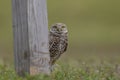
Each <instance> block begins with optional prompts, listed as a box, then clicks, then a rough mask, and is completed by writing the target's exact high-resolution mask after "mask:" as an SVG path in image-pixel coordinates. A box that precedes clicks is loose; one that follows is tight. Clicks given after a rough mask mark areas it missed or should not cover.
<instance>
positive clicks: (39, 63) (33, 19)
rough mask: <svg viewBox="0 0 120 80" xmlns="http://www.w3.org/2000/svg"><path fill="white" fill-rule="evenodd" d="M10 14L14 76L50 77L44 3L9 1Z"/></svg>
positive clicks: (41, 1) (41, 0)
mask: <svg viewBox="0 0 120 80" xmlns="http://www.w3.org/2000/svg"><path fill="white" fill-rule="evenodd" d="M12 10H13V32H14V58H15V59H14V60H15V70H16V72H17V73H18V75H20V76H23V75H24V73H30V74H31V75H35V74H39V73H45V74H50V70H49V60H50V56H49V49H48V21H47V8H46V0H12Z"/></svg>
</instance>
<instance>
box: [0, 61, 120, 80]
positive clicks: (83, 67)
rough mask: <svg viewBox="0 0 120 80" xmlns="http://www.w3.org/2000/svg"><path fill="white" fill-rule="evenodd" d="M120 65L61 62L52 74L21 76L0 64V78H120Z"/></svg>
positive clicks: (113, 79)
mask: <svg viewBox="0 0 120 80" xmlns="http://www.w3.org/2000/svg"><path fill="white" fill-rule="evenodd" d="M119 75H120V65H118V64H116V65H113V64H111V63H108V62H101V63H100V64H99V65H96V64H89V63H85V62H84V63H83V62H82V63H79V64H77V65H71V63H70V64H68V63H67V64H63V63H62V64H60V65H59V67H57V68H56V69H55V71H54V72H53V73H52V74H51V75H50V76H46V75H36V76H29V75H27V74H26V76H25V77H24V78H22V77H19V76H17V75H16V73H15V72H14V70H13V68H10V67H8V66H6V65H0V80H120V76H119Z"/></svg>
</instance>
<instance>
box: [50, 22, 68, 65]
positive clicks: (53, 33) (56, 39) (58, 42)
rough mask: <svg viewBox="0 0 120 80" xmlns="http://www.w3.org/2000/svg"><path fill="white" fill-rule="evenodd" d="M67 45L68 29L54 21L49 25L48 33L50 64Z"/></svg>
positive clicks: (52, 63)
mask: <svg viewBox="0 0 120 80" xmlns="http://www.w3.org/2000/svg"><path fill="white" fill-rule="evenodd" d="M67 46H68V30H67V27H66V25H65V24H63V23H56V24H54V25H52V26H51V28H50V34H49V52H50V65H51V66H52V65H54V63H55V62H56V60H57V59H58V58H59V57H60V56H61V54H63V53H64V52H65V51H66V49H67Z"/></svg>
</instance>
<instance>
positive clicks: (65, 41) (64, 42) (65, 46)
mask: <svg viewBox="0 0 120 80" xmlns="http://www.w3.org/2000/svg"><path fill="white" fill-rule="evenodd" d="M61 42H62V43H61V54H62V53H64V52H66V50H67V47H68V39H67V37H65V38H64V40H62V41H61Z"/></svg>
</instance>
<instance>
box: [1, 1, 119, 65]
mask: <svg viewBox="0 0 120 80" xmlns="http://www.w3.org/2000/svg"><path fill="white" fill-rule="evenodd" d="M47 4H48V5H47V7H48V20H49V26H50V25H51V24H53V23H56V22H63V23H65V24H67V26H68V30H69V47H68V51H67V52H66V54H63V56H62V58H61V59H60V60H61V61H62V60H78V61H86V60H89V61H100V60H109V61H113V62H116V61H118V62H120V9H119V8H120V1H119V0H74V1H73V0H47ZM11 15H12V10H11V0H0V63H13V31H12V16H11Z"/></svg>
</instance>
